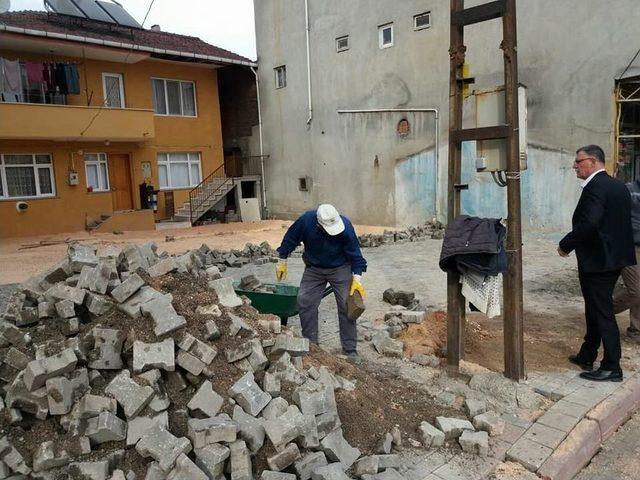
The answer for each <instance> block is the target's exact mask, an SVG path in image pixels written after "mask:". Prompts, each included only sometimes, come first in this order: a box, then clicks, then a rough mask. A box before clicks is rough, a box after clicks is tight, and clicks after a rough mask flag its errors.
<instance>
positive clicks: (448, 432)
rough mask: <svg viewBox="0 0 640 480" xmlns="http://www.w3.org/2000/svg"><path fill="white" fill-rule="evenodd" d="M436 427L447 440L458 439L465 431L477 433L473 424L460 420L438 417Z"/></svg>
mask: <svg viewBox="0 0 640 480" xmlns="http://www.w3.org/2000/svg"><path fill="white" fill-rule="evenodd" d="M436 427H438V428H439V429H440V430H441V431H442V432H443V433H444V436H445V439H446V440H454V439H456V438H458V437H459V436H460V435H462V432H463V431H464V430H471V431H475V428H474V427H473V425H472V424H471V422H469V421H468V420H461V419H459V418H448V417H436Z"/></svg>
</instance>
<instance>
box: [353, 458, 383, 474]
mask: <svg viewBox="0 0 640 480" xmlns="http://www.w3.org/2000/svg"><path fill="white" fill-rule="evenodd" d="M376 473H378V457H377V456H375V455H372V456H369V457H362V458H361V459H360V460H358V461H357V462H356V463H355V464H354V465H353V474H354V475H355V476H356V477H361V476H362V475H375V474H376Z"/></svg>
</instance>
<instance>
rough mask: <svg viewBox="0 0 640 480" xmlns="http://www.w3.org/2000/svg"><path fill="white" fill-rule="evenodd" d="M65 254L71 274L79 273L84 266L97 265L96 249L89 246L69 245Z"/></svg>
mask: <svg viewBox="0 0 640 480" xmlns="http://www.w3.org/2000/svg"><path fill="white" fill-rule="evenodd" d="M67 254H68V256H69V269H70V270H71V271H72V272H80V271H81V270H82V267H84V266H89V267H95V266H96V265H97V264H98V257H97V256H96V249H95V248H94V247H92V246H90V245H83V244H80V243H75V244H71V245H69V248H68V250H67Z"/></svg>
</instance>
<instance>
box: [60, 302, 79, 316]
mask: <svg viewBox="0 0 640 480" xmlns="http://www.w3.org/2000/svg"><path fill="white" fill-rule="evenodd" d="M55 307H56V313H57V314H58V316H59V317H60V318H71V317H75V316H76V309H75V303H73V302H72V301H71V300H60V301H59V302H56V303H55Z"/></svg>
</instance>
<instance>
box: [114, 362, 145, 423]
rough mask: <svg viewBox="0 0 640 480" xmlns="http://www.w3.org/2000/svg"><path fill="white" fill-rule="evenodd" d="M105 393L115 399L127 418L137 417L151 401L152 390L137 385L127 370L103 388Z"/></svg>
mask: <svg viewBox="0 0 640 480" xmlns="http://www.w3.org/2000/svg"><path fill="white" fill-rule="evenodd" d="M105 393H106V394H107V395H111V396H112V397H113V398H115V399H116V400H117V401H118V403H119V404H120V405H122V408H123V410H124V414H125V415H126V417H127V418H133V417H135V416H137V415H138V414H139V413H140V412H141V411H142V410H143V409H144V407H146V406H147V404H148V403H149V402H150V401H151V399H152V398H153V395H154V391H153V388H151V387H149V386H141V385H138V384H137V383H136V382H135V381H134V380H133V379H132V378H131V374H130V373H129V370H122V372H120V373H119V374H118V375H117V376H116V377H115V378H114V379H113V380H111V382H110V383H109V385H107V388H105Z"/></svg>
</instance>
